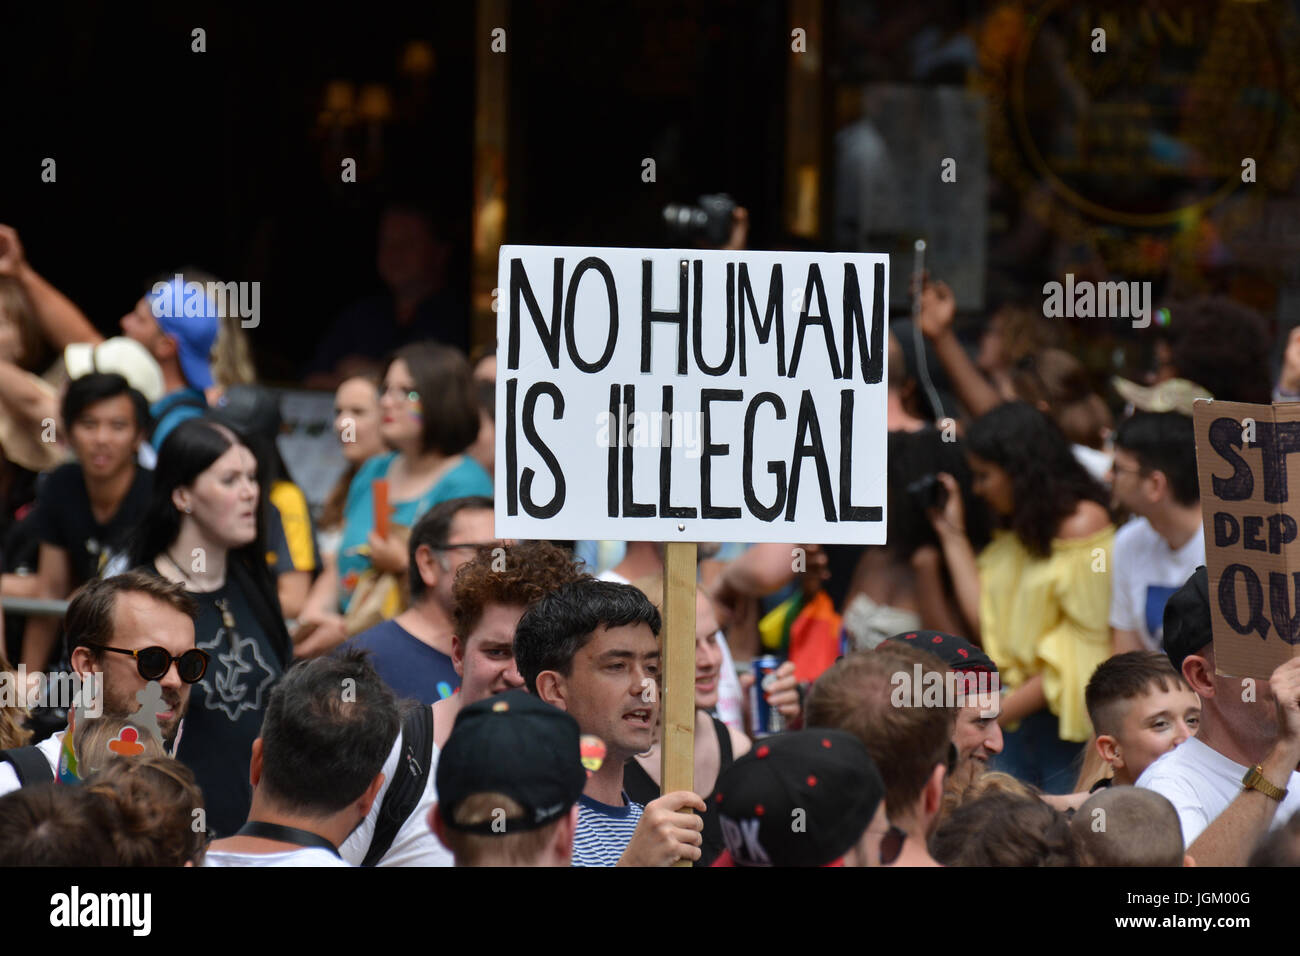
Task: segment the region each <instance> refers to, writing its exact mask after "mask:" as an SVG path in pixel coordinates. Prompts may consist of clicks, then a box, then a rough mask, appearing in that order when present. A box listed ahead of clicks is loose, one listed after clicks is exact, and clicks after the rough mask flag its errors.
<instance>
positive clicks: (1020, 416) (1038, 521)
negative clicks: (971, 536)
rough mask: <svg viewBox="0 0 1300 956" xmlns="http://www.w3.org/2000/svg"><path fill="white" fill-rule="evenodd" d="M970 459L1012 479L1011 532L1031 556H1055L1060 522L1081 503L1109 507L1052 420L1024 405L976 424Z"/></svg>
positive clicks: (1005, 407)
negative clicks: (982, 460) (1004, 473)
mask: <svg viewBox="0 0 1300 956" xmlns="http://www.w3.org/2000/svg"><path fill="white" fill-rule="evenodd" d="M966 446H967V448H968V450H969V451H970V453H971V454H973V455H976V456H978V457H979V458H983V459H984V460H985V461H988V462H992V463H993V464H995V465H997V466H998V467H999V468H1001V469H1002V470H1003V471H1005V472H1006V473H1007V474H1008V475H1009V476H1010V478H1011V489H1012V495H1013V497H1014V499H1015V500H1014V504H1013V509H1014V510H1013V511H1012V514H1011V519H1010V522H1009V524H1010V527H1011V530H1012V531H1014V532H1015V533H1016V536H1017V537H1018V538H1020V541H1021V543H1023V544H1024V546H1025V547H1026V548H1027V549H1028V550H1029V552H1030V554H1033V555H1036V556H1038V557H1045V556H1047V555H1048V554H1050V553H1051V550H1052V539H1053V538H1054V537H1056V532H1057V529H1058V528H1059V527H1060V525H1061V522H1062V521H1064V520H1065V519H1066V518H1068V517H1069V516H1070V515H1071V514H1073V513H1074V509H1075V508H1076V507H1078V504H1079V502H1080V501H1095V502H1097V503H1098V504H1099V505H1101V506H1102V507H1106V505H1107V496H1106V492H1105V490H1104V489H1103V488H1102V487H1101V485H1099V484H1098V483H1097V482H1096V481H1094V480H1093V478H1092V476H1091V475H1089V474H1088V472H1087V471H1086V470H1085V469H1084V467H1083V466H1082V465H1081V464H1079V462H1078V460H1077V459H1076V458H1075V457H1074V453H1073V452H1072V451H1071V450H1070V443H1069V442H1068V441H1067V440H1066V438H1065V435H1064V434H1062V432H1061V429H1060V428H1058V427H1057V425H1056V423H1055V422H1053V421H1052V420H1051V419H1050V418H1048V417H1047V416H1046V415H1044V414H1043V413H1042V412H1040V411H1039V410H1038V409H1036V408H1034V407H1033V406H1032V405H1029V404H1026V403H1025V402H1007V403H1006V404H1005V405H999V406H998V407H997V408H994V409H993V410H992V411H989V412H987V413H986V414H984V415H982V416H980V417H979V418H977V419H976V420H975V422H974V424H972V425H971V428H970V432H969V434H968V435H967V436H966Z"/></svg>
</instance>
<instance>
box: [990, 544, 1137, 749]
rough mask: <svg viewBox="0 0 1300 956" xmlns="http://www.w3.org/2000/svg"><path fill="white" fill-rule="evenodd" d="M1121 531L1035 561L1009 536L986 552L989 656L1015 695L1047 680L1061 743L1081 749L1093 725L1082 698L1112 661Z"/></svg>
mask: <svg viewBox="0 0 1300 956" xmlns="http://www.w3.org/2000/svg"><path fill="white" fill-rule="evenodd" d="M1114 542H1115V527H1114V525H1107V526H1106V527H1105V528H1103V529H1101V530H1100V531H1098V532H1096V533H1094V534H1091V535H1089V536H1087V537H1085V538H1070V539H1068V540H1065V539H1061V538H1057V539H1055V540H1053V541H1052V551H1051V554H1049V555H1048V556H1047V557H1045V558H1039V557H1034V556H1033V555H1031V554H1030V553H1029V551H1028V550H1027V549H1026V548H1025V546H1024V545H1023V544H1022V543H1021V541H1020V539H1019V538H1018V537H1017V536H1016V535H1015V534H1014V533H1012V532H1010V531H1005V530H1003V531H998V532H995V533H994V535H993V540H992V541H990V542H989V544H988V546H987V547H986V548H985V549H984V550H983V551H982V552H980V555H979V558H978V559H977V563H978V565H979V570H980V633H981V637H982V640H983V644H984V650H985V652H986V653H987V654H988V655H989V656H990V657H992V658H993V660H994V661H995V662H996V663H997V665H998V670H999V671H1000V672H1001V673H1000V676H1001V681H1002V685H1003V686H1004V687H1008V688H1011V689H1015V688H1016V687H1019V686H1020V685H1021V684H1023V683H1024V682H1025V681H1027V680H1029V679H1030V678H1031V677H1034V676H1035V675H1037V674H1042V675H1043V693H1044V695H1045V696H1046V698H1047V706H1048V708H1049V709H1050V710H1051V712H1052V713H1053V714H1055V715H1056V718H1057V720H1058V721H1059V723H1060V735H1061V739H1062V740H1070V741H1075V742H1082V741H1085V740H1087V739H1088V736H1089V734H1090V733H1091V732H1092V726H1091V724H1090V722H1089V720H1088V711H1087V708H1086V707H1085V706H1084V700H1083V691H1084V688H1085V687H1086V686H1087V684H1088V679H1089V678H1090V677H1091V676H1092V672H1093V671H1094V670H1095V669H1096V667H1097V665H1098V664H1100V663H1101V662H1102V661H1104V660H1105V659H1106V658H1107V657H1109V656H1110V626H1109V621H1110V561H1111V548H1112V546H1113V545H1114Z"/></svg>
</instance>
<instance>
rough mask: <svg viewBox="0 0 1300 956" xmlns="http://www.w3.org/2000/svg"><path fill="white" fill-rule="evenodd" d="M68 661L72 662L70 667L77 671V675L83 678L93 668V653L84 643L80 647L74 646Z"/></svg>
mask: <svg viewBox="0 0 1300 956" xmlns="http://www.w3.org/2000/svg"><path fill="white" fill-rule="evenodd" d="M70 663H71V664H72V669H73V670H74V671H76V672H77V676H78V677H80V678H82V679H83V680H84V679H85V677H86V675H87V674H90V673H91V672H93V671H94V669H95V654H94V652H93V651H92V650H91V649H90V648H89V647H86V646H84V645H83V646H81V647H74V648H73V649H72V657H71V659H70ZM101 690H102V688H101Z"/></svg>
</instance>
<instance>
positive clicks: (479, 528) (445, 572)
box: [344, 496, 499, 705]
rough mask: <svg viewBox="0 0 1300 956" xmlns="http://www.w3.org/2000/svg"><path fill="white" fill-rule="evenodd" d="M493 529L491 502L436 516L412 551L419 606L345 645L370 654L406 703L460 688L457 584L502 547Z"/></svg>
mask: <svg viewBox="0 0 1300 956" xmlns="http://www.w3.org/2000/svg"><path fill="white" fill-rule="evenodd" d="M493 528H494V518H493V514H492V499H491V498H485V497H481V496H474V497H468V498H453V499H451V500H450V501H444V502H441V503H440V504H437V505H435V506H434V507H432V508H430V509H429V510H428V512H426V513H425V514H424V516H423V517H422V518H420V520H419V521H417V522H416V524H415V527H414V528H412V529H411V539H410V542H409V543H408V550H409V553H410V566H409V569H408V574H409V576H410V582H411V606H410V607H409V608H407V610H405V611H403V612H402V613H401V614H399V615H397V617H395V618H393V619H392V620H389V621H384V622H382V623H380V624H376V625H375V626H374V627H372V628H370V629H369V630H367V631H362V632H361V633H360V634H358V635H357V636H356V637H354V638H352V640H350V641H348V642H347V643H346V644H345V645H344V647H346V648H357V649H360V650H366V651H370V653H371V655H372V656H371V660H372V662H373V663H374V666H375V670H377V671H378V672H379V676H380V677H382V678H383V679H384V682H385V683H387V684H388V686H389V687H391V688H392V689H393V692H394V693H396V694H397V695H398V697H409V698H413V699H415V700H418V701H420V702H421V703H422V704H426V705H428V704H433V703H434V702H435V701H439V700H445V699H447V698H448V697H451V696H452V694H454V693H455V692H456V690H457V689H458V688H459V687H460V676H459V675H458V674H457V673H456V668H455V666H454V665H453V663H452V659H451V653H452V636H453V635H452V632H453V629H454V628H453V624H452V607H453V606H452V590H451V589H452V582H453V581H454V580H455V578H456V572H457V571H459V570H460V567H461V565H463V564H464V563H465V562H467V561H469V560H470V559H471V558H472V557H474V553H475V551H476V550H477V549H479V548H483V547H487V548H491V547H494V546H495V545H497V544H498V543H499V542H497V541H496V540H495V539H494V538H493Z"/></svg>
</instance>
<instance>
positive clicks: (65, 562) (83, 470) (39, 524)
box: [21, 373, 153, 671]
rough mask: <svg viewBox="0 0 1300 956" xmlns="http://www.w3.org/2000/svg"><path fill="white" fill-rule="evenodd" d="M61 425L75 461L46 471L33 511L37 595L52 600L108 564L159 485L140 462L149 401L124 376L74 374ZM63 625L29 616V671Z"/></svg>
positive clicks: (43, 660) (39, 665) (43, 659)
mask: <svg viewBox="0 0 1300 956" xmlns="http://www.w3.org/2000/svg"><path fill="white" fill-rule="evenodd" d="M63 429H64V434H65V435H66V436H67V438H68V442H69V444H71V446H72V449H73V451H74V452H75V453H76V455H77V460H76V462H69V463H68V464H65V465H60V466H59V467H58V468H56V469H54V471H52V472H50V473H49V474H48V475H46V476H45V480H44V481H43V482H42V483H41V484H40V488H39V492H38V494H37V497H36V508H35V511H34V513H33V517H32V527H33V531H34V534H35V537H36V538H37V539H39V540H40V542H41V547H40V554H39V557H38V559H37V572H36V573H37V578H38V585H37V587H38V591H37V595H38V596H39V597H42V598H44V599H46V600H50V601H63V600H66V599H67V597H68V595H69V594H71V593H72V592H73V591H75V590H76V589H77V588H79V587H81V585H83V584H85V583H86V582H87V581H89V580H90V579H91V578H94V577H97V576H98V575H99V573H100V572H101V571H103V569H104V566H105V565H106V564H107V562H108V560H109V558H110V557H111V556H112V555H113V554H114V553H115V552H117V551H120V550H121V549H122V548H123V547H124V546H125V544H126V538H127V535H128V534H130V533H131V532H132V531H133V530H134V529H135V526H136V523H137V522H138V521H139V520H140V519H141V518H142V517H143V516H144V512H145V509H146V508H147V507H148V504H149V493H150V491H151V490H152V488H153V473H152V472H150V471H147V470H146V469H144V468H141V467H140V466H139V465H138V464H137V463H136V453H137V452H138V451H139V448H140V442H141V441H143V440H144V436H145V433H146V432H147V431H148V429H149V407H148V403H147V402H146V401H145V398H144V396H143V395H141V394H140V393H139V392H137V391H136V390H135V389H134V388H132V387H131V386H130V385H129V384H128V383H127V381H126V379H125V378H123V377H122V376H121V375H116V374H113V375H103V374H98V373H92V374H90V375H83V376H82V377H81V378H78V379H75V380H73V381H72V382H71V383H70V384H69V385H68V391H67V393H66V394H65V395H64V398H63ZM57 630H58V621H57V619H55V618H53V617H32V618H30V619H29V620H28V621H27V627H26V629H25V630H24V632H23V653H22V657H21V663H23V664H24V665H25V666H26V667H27V670H29V671H40V670H44V669H45V668H46V667H47V666H48V664H49V663H50V657H51V652H52V651H53V650H54V646H55V639H56V636H57Z"/></svg>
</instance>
